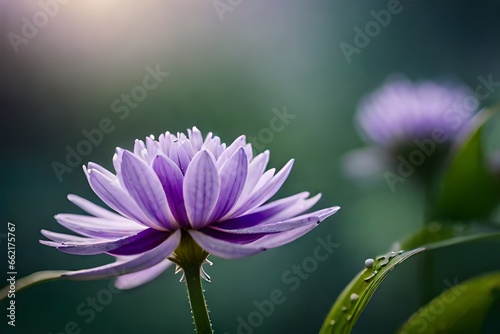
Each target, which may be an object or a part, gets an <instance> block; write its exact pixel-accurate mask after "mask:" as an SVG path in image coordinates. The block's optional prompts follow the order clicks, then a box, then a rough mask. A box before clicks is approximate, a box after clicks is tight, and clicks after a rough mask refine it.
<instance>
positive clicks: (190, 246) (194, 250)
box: [169, 230, 213, 334]
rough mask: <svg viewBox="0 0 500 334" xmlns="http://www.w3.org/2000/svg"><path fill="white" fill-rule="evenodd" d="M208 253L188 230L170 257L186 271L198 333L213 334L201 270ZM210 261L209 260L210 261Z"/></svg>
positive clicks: (189, 295) (185, 276) (190, 302)
mask: <svg viewBox="0 0 500 334" xmlns="http://www.w3.org/2000/svg"><path fill="white" fill-rule="evenodd" d="M207 256H208V253H207V252H206V251H205V250H204V249H202V248H201V247H200V246H198V244H197V243H196V242H195V241H194V240H193V238H191V236H190V235H189V233H188V232H186V231H184V230H183V231H182V237H181V242H180V244H179V246H178V247H177V249H176V250H175V252H174V254H173V256H172V257H171V258H169V259H170V260H171V261H172V262H174V263H176V264H177V265H178V266H179V267H180V268H181V269H182V271H183V273H184V280H185V282H186V287H187V290H188V297H189V305H190V307H191V314H192V315H193V321H194V327H195V331H196V333H197V334H212V333H213V330H212V324H211V323H210V317H209V315H208V309H207V303H206V302H205V296H204V295H203V286H202V284H201V272H202V270H203V268H202V265H203V263H206V262H207ZM208 262H209V261H208Z"/></svg>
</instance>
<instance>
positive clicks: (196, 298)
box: [184, 266, 213, 334]
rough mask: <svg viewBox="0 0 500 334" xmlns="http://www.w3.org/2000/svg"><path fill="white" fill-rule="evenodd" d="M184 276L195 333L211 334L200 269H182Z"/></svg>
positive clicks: (194, 267)
mask: <svg viewBox="0 0 500 334" xmlns="http://www.w3.org/2000/svg"><path fill="white" fill-rule="evenodd" d="M184 275H185V279H186V286H187V290H188V296H189V305H190V306H191V312H192V314H193V320H194V327H195V329H196V333H197V334H212V333H213V331H212V325H211V323H210V317H209V315H208V309H207V304H206V301H205V296H204V295H203V287H202V284H201V276H200V267H197V266H189V267H188V268H184Z"/></svg>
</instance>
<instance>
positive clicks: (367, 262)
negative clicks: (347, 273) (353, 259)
mask: <svg viewBox="0 0 500 334" xmlns="http://www.w3.org/2000/svg"><path fill="white" fill-rule="evenodd" d="M374 264H375V260H374V259H372V258H369V259H366V260H365V267H367V268H371V267H373V265H374Z"/></svg>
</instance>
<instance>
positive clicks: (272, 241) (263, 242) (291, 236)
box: [251, 206, 340, 249]
mask: <svg viewBox="0 0 500 334" xmlns="http://www.w3.org/2000/svg"><path fill="white" fill-rule="evenodd" d="M339 209H340V208H339V207H338V206H335V207H332V208H328V209H323V210H319V211H316V212H313V213H309V214H305V215H303V216H301V217H297V218H300V219H302V218H303V217H307V216H309V217H310V218H311V223H309V224H307V225H305V226H303V227H299V228H295V229H293V230H290V231H286V232H281V233H274V234H268V235H266V236H264V237H262V238H260V239H259V240H256V241H255V242H253V243H252V244H251V246H254V247H265V248H267V249H270V248H276V247H280V246H283V245H285V244H287V243H290V242H292V241H294V240H295V239H298V238H300V237H301V236H303V235H304V234H306V233H307V232H309V231H311V230H312V229H313V228H315V227H316V226H318V223H319V222H322V221H323V220H324V219H326V218H327V217H329V216H331V215H333V214H334V213H335V212H337V211H338V210H339ZM313 222H314V223H313Z"/></svg>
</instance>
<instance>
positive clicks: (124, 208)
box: [88, 169, 165, 229]
mask: <svg viewBox="0 0 500 334" xmlns="http://www.w3.org/2000/svg"><path fill="white" fill-rule="evenodd" d="M88 179H89V183H90V186H91V188H92V190H94V192H95V193H96V194H97V196H99V198H100V199H101V200H102V201H103V202H104V203H106V204H107V205H108V206H109V207H110V208H112V209H113V210H115V211H117V212H119V213H120V214H122V215H123V216H125V217H128V218H130V219H132V220H134V221H137V222H140V223H141V224H143V225H145V226H148V227H154V226H155V227H158V228H160V229H165V228H163V227H162V226H158V225H157V224H155V223H154V222H152V221H151V220H150V219H149V218H147V217H146V216H145V215H144V213H143V212H142V210H141V209H140V208H139V206H138V205H137V204H136V203H135V202H134V200H133V199H132V198H131V197H130V195H129V194H127V192H126V191H125V190H124V189H123V188H122V186H121V185H120V184H119V183H118V182H117V181H116V180H111V179H108V178H107V177H106V176H104V175H103V174H102V173H101V172H99V171H98V170H96V169H91V170H89V171H88Z"/></svg>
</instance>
